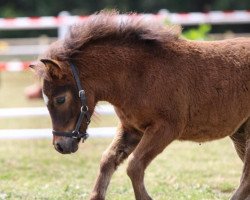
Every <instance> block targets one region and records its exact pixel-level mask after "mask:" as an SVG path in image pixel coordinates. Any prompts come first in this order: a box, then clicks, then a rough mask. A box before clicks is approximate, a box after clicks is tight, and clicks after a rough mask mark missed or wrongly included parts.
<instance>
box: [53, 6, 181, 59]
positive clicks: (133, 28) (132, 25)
mask: <svg viewBox="0 0 250 200" xmlns="http://www.w3.org/2000/svg"><path fill="white" fill-rule="evenodd" d="M118 16H119V13H118V12H116V11H101V12H100V13H97V14H94V15H91V16H90V17H89V18H88V19H87V20H86V21H85V22H84V23H81V24H76V25H73V26H72V27H71V29H70V32H69V34H68V35H67V36H66V38H65V40H64V42H63V43H64V44H63V46H64V51H61V52H60V55H58V56H59V58H60V59H61V60H68V59H71V58H72V56H73V55H75V54H77V53H79V52H80V51H81V49H82V48H84V46H86V45H87V44H90V43H92V42H95V41H98V40H101V39H108V38H112V39H118V40H119V41H121V40H122V41H132V42H136V41H145V42H149V41H151V44H152V42H153V43H155V44H160V45H161V46H164V44H166V43H168V42H170V41H174V40H176V39H178V38H179V36H180V32H181V27H180V26H176V25H171V26H170V25H169V26H164V25H162V24H160V23H155V21H149V20H144V19H143V18H142V17H135V15H134V14H129V17H125V16H124V17H120V18H119V17H118Z"/></svg>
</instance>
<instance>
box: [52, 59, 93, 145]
mask: <svg viewBox="0 0 250 200" xmlns="http://www.w3.org/2000/svg"><path fill="white" fill-rule="evenodd" d="M69 64H70V68H71V72H72V74H73V77H74V79H75V81H76V86H77V89H78V92H79V98H80V101H81V108H80V115H79V117H78V120H77V123H76V127H75V129H74V130H73V131H72V132H63V131H56V130H53V131H52V133H53V135H56V136H64V137H71V138H75V139H80V140H81V139H82V141H83V142H84V140H86V139H87V138H88V136H89V135H88V133H87V132H86V131H85V132H81V131H80V127H81V124H82V122H83V120H84V119H85V121H84V122H85V123H86V124H87V125H88V124H89V123H90V114H89V108H88V106H87V98H86V95H85V91H84V89H83V88H82V86H81V81H80V78H79V72H78V69H77V67H76V66H75V65H74V64H73V63H72V62H70V63H69Z"/></svg>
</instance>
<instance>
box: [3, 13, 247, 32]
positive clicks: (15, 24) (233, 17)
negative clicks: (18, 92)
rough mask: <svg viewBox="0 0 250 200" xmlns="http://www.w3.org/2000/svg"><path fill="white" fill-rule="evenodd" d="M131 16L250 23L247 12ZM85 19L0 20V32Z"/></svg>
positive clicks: (177, 21) (176, 21)
mask: <svg viewBox="0 0 250 200" xmlns="http://www.w3.org/2000/svg"><path fill="white" fill-rule="evenodd" d="M123 16H124V15H123ZM133 16H138V17H144V18H146V19H147V18H150V19H152V18H154V19H157V20H167V21H169V22H170V23H173V24H181V25H196V24H202V23H208V24H239V23H250V11H247V10H239V11H227V12H223V11H211V12H207V13H201V12H191V13H170V12H168V11H167V10H161V11H159V13H158V14H137V15H133ZM87 18H88V16H70V15H69V14H68V13H67V12H62V13H61V14H59V16H58V17H53V16H46V17H19V18H11V19H6V18H0V30H20V29H52V28H60V27H61V26H70V25H72V24H73V23H78V22H82V21H84V20H86V19H87Z"/></svg>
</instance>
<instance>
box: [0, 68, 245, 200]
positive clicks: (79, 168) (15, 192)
mask: <svg viewBox="0 0 250 200" xmlns="http://www.w3.org/2000/svg"><path fill="white" fill-rule="evenodd" d="M0 79H1V83H0V84H1V85H0V107H1V108H2V107H24V106H25V107H26V106H43V102H42V101H41V100H36V101H29V100H27V99H25V97H24V94H23V90H24V87H26V86H28V85H29V84H31V83H33V82H34V78H33V76H32V74H31V73H29V72H22V73H2V74H0ZM116 123H117V118H115V117H103V116H100V117H98V118H96V119H95V120H94V122H93V123H92V124H91V126H115V125H116ZM50 127H51V124H50V119H49V117H48V118H46V117H45V118H26V119H19V118H13V119H0V128H1V129H10V128H18V129H21V128H50ZM111 140H112V139H111V138H110V139H103V138H100V139H92V138H90V139H88V140H87V141H86V142H85V143H83V144H81V145H80V149H79V150H78V152H77V153H75V154H71V155H61V154H59V153H57V152H56V151H55V150H54V149H53V146H52V144H51V139H40V140H34V139H32V140H0V200H1V199H51V200H54V199H55V200H56V199H63V200H64V199H65V200H67V199H68V200H72V199H88V197H89V194H90V192H91V190H92V187H93V184H94V180H95V177H96V175H97V171H98V167H99V160H100V158H101V154H102V152H103V151H104V150H105V148H107V146H108V145H109V143H110V142H111ZM241 170H242V163H241V161H240V159H239V158H238V156H237V155H236V153H235V150H234V148H233V145H232V143H231V141H230V140H229V139H228V138H226V139H223V140H219V141H214V142H211V143H204V144H201V145H199V144H198V143H192V142H178V141H176V142H174V143H172V144H171V145H170V146H169V147H168V148H166V150H165V151H164V152H163V153H162V154H161V155H160V156H158V157H157V159H155V160H154V161H153V162H152V164H151V165H150V166H149V168H148V169H147V171H146V177H145V182H146V185H147V188H148V191H149V193H150V194H151V195H152V197H153V199H156V200H186V199H191V200H214V199H217V200H226V199H229V197H230V196H231V194H232V192H233V190H234V189H235V188H236V187H237V186H238V183H239V180H240V175H241ZM107 199H108V200H131V199H134V196H133V190H132V186H131V183H130V180H129V178H128V177H127V175H126V162H125V163H123V164H122V165H121V166H120V167H119V168H118V170H117V172H116V173H115V174H114V176H113V178H112V180H111V183H110V187H109V189H108V192H107Z"/></svg>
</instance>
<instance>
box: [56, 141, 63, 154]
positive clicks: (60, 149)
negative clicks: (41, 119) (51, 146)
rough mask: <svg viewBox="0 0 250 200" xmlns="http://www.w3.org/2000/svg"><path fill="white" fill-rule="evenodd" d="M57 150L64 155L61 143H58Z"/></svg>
mask: <svg viewBox="0 0 250 200" xmlns="http://www.w3.org/2000/svg"><path fill="white" fill-rule="evenodd" d="M55 146H56V150H57V151H59V152H60V153H63V148H62V147H61V145H60V144H59V143H56V145H55Z"/></svg>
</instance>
